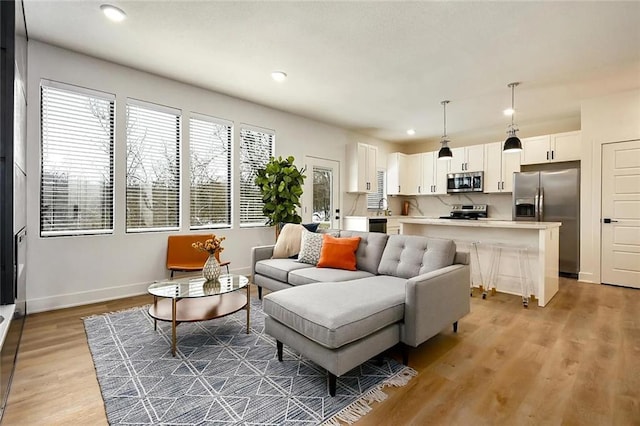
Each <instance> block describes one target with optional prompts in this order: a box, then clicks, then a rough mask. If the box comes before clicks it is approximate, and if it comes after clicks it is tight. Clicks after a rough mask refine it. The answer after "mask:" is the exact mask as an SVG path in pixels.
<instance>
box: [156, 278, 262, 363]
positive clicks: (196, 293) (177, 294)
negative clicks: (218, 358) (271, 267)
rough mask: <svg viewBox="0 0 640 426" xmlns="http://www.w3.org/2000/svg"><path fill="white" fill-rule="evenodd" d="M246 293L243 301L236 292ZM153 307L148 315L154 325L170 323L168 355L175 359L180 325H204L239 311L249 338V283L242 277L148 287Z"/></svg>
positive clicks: (165, 282) (170, 282)
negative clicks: (244, 319)
mask: <svg viewBox="0 0 640 426" xmlns="http://www.w3.org/2000/svg"><path fill="white" fill-rule="evenodd" d="M243 288H244V289H246V290H247V294H246V297H245V296H244V295H243V294H242V293H241V292H239V291H238V290H241V289H243ZM148 291H149V293H151V294H152V295H153V305H151V306H150V307H149V315H150V316H151V318H153V319H154V327H153V328H154V330H156V329H157V321H169V322H171V354H172V355H173V356H176V327H177V325H178V324H180V323H181V322H194V321H207V320H210V319H214V318H220V317H223V316H225V315H229V314H232V313H234V312H237V311H239V310H241V309H246V311H247V334H249V313H250V312H249V307H250V305H251V303H250V298H249V280H248V279H247V277H245V276H243V275H236V274H225V275H220V278H218V280H217V281H205V279H204V278H182V279H177V280H171V281H161V282H157V283H153V284H151V285H150V286H149V290H148Z"/></svg>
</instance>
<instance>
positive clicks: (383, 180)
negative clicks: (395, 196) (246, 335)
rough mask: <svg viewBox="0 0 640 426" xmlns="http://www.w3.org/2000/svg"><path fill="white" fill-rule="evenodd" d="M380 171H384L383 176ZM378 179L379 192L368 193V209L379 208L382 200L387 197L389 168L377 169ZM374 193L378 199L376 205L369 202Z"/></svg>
mask: <svg viewBox="0 0 640 426" xmlns="http://www.w3.org/2000/svg"><path fill="white" fill-rule="evenodd" d="M380 173H382V177H380V176H379V174H380ZM376 180H377V181H378V192H372V193H370V194H367V210H379V209H380V200H382V199H385V200H386V199H387V170H386V169H383V168H378V169H376ZM374 195H375V196H376V197H377V199H378V201H377V202H375V205H374V204H369V202H370V201H372V200H371V198H370V197H372V196H374ZM387 205H388V203H387Z"/></svg>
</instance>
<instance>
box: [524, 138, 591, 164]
mask: <svg viewBox="0 0 640 426" xmlns="http://www.w3.org/2000/svg"><path fill="white" fill-rule="evenodd" d="M580 141H581V138H580V131H575V132H566V133H557V134H553V135H546V136H536V137H533V138H524V139H522V164H540V163H555V162H560V161H574V160H580Z"/></svg>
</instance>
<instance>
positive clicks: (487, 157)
mask: <svg viewBox="0 0 640 426" xmlns="http://www.w3.org/2000/svg"><path fill="white" fill-rule="evenodd" d="M519 171H520V153H519V152H504V151H503V150H502V142H494V143H488V144H485V145H484V192H487V193H492V192H512V191H513V174H514V173H515V172H519Z"/></svg>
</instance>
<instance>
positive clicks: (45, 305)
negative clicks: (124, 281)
mask: <svg viewBox="0 0 640 426" xmlns="http://www.w3.org/2000/svg"><path fill="white" fill-rule="evenodd" d="M149 284H151V283H150V282H146V283H137V284H129V285H124V286H116V287H109V288H102V289H99V290H90V291H83V292H78V293H67V294H61V295H56V296H51V297H42V298H39V299H28V300H27V314H35V313H37V312H45V311H52V310H54V309H63V308H71V307H74V306H81V305H89V304H91V303H99V302H105V301H108V300H114V299H122V298H125V297H131V296H138V295H140V294H145V293H146V292H147V288H149Z"/></svg>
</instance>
